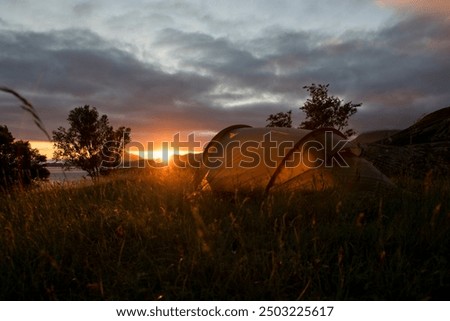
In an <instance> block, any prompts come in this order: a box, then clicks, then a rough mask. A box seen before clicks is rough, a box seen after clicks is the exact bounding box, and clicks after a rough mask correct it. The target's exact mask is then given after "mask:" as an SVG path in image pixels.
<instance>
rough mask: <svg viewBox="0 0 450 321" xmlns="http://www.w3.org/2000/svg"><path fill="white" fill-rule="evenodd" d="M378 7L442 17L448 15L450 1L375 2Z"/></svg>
mask: <svg viewBox="0 0 450 321" xmlns="http://www.w3.org/2000/svg"><path fill="white" fill-rule="evenodd" d="M376 2H377V4H378V5H380V6H389V7H395V8H398V9H400V10H410V11H415V12H417V13H420V14H427V15H429V14H431V15H442V16H445V17H448V16H449V14H450V1H448V0H376Z"/></svg>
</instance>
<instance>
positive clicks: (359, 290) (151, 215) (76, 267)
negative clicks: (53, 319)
mask: <svg viewBox="0 0 450 321" xmlns="http://www.w3.org/2000/svg"><path fill="white" fill-rule="evenodd" d="M189 180H190V177H188V174H187V173H185V172H178V171H175V172H174V171H171V170H167V169H159V170H149V169H140V170H130V171H127V172H124V173H120V174H117V175H115V176H113V177H108V178H105V179H104V180H100V181H99V182H95V183H92V182H87V183H80V184H77V185H73V186H66V187H46V188H37V189H33V190H29V191H15V192H13V193H10V194H5V195H1V196H0V227H1V230H0V244H2V246H1V247H0V258H1V259H0V299H1V300H54V299H56V300H297V299H298V300H442V299H444V300H449V299H450V198H449V197H448V195H450V193H449V192H450V180H449V179H448V178H446V179H442V180H441V181H431V180H429V181H426V182H421V181H416V180H413V179H409V178H407V177H405V178H401V179H399V180H398V181H397V184H398V185H399V186H400V187H401V188H400V189H399V190H398V191H396V192H391V193H390V194H389V195H380V196H372V197H370V196H367V197H365V198H362V197H360V196H358V197H356V198H355V197H354V196H353V195H345V194H342V193H339V191H329V192H323V193H315V194H308V195H301V194H292V195H282V194H280V195H270V196H269V197H268V198H267V199H262V198H260V197H256V196H254V197H246V196H245V195H234V196H233V197H230V196H227V195H215V194H212V193H209V192H205V193H202V194H195V193H194V192H195V191H194V188H193V186H192V184H189V183H187V182H189Z"/></svg>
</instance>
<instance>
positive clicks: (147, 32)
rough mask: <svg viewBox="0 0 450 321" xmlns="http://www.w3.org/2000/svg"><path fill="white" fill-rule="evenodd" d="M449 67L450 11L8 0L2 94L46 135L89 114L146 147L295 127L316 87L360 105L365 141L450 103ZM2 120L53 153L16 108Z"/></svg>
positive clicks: (8, 106)
mask: <svg viewBox="0 0 450 321" xmlns="http://www.w3.org/2000/svg"><path fill="white" fill-rule="evenodd" d="M43 3H45V4H43ZM449 57H450V1H448V0H339V1H332V0H298V1H294V0H283V1H269V0H267V1H265V0H260V1H257V0H253V1H251V0H239V1H236V0H226V1H220V0H217V1H206V0H191V1H178V0H165V1H164V0H161V1H157V0H155V1H150V0H149V1H147V0H130V1H118V0H108V1H106V0H98V1H92V2H90V1H77V0H73V1H70V0H47V1H45V2H39V1H33V0H1V1H0V86H6V87H9V88H12V89H14V90H16V91H17V92H19V93H20V94H22V95H23V96H25V97H26V98H27V99H28V100H30V101H31V102H32V103H33V105H34V106H35V108H36V109H37V111H38V113H39V115H40V117H41V118H42V120H43V122H44V124H45V126H46V128H47V129H48V131H49V132H51V131H53V130H56V129H57V128H58V127H59V126H63V127H67V125H68V124H67V116H68V114H69V111H70V110H72V109H74V108H75V107H78V106H84V105H90V106H93V107H96V108H97V109H98V111H99V113H100V114H106V115H108V118H109V120H110V122H111V124H112V125H113V126H114V127H118V126H127V127H130V128H131V129H132V131H131V136H132V140H133V141H137V142H140V143H142V144H144V145H146V144H147V143H148V142H155V143H157V142H161V141H163V140H164V141H171V140H172V139H173V135H174V134H176V133H178V132H179V133H181V135H182V137H183V135H188V134H189V133H194V134H195V135H196V138H197V139H199V140H201V141H203V142H207V141H208V140H209V139H210V138H211V137H212V136H213V135H214V133H216V132H218V131H219V130H221V129H223V128H225V127H228V126H230V125H234V124H247V125H251V126H255V127H257V126H260V127H263V126H265V125H266V119H267V117H268V116H269V115H270V114H273V113H277V112H280V111H288V110H292V111H293V122H294V126H298V125H299V124H300V123H301V121H303V120H304V118H305V115H304V114H303V113H302V112H301V111H300V110H299V107H300V106H302V105H303V103H304V102H305V101H306V99H307V98H308V93H307V92H306V90H305V89H303V86H305V85H309V84H311V83H316V84H330V86H329V94H330V95H334V96H337V97H340V98H341V99H343V100H344V101H345V102H347V101H352V102H354V103H362V104H363V105H362V107H360V108H359V110H358V112H357V113H356V114H355V115H354V116H352V118H351V119H350V127H352V128H354V129H355V130H356V131H357V132H359V133H362V132H365V131H370V130H375V129H402V128H406V127H408V126H410V125H411V124H412V123H414V122H415V121H416V120H417V119H419V118H420V117H421V116H423V115H425V114H426V113H429V112H432V111H434V110H437V109H440V108H443V107H447V106H450V86H449V84H450V58H449ZM0 115H1V116H0V124H1V125H7V126H8V128H9V130H10V131H11V132H12V134H13V136H14V137H15V138H17V139H24V140H30V141H32V142H33V143H35V144H36V145H35V146H41V147H42V148H45V145H42V144H41V145H38V142H39V141H45V140H46V137H45V135H44V134H43V133H42V132H40V130H39V129H38V128H37V127H36V126H34V125H33V121H32V119H31V117H30V115H29V114H27V113H26V112H25V111H23V110H22V109H20V108H19V104H18V101H17V100H16V99H15V98H14V97H12V96H10V95H7V94H5V93H0ZM38 148H39V147H38ZM44 152H47V151H44Z"/></svg>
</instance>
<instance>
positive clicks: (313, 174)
mask: <svg viewBox="0 0 450 321" xmlns="http://www.w3.org/2000/svg"><path fill="white" fill-rule="evenodd" d="M359 153H360V150H359V148H358V147H357V144H352V143H351V142H349V141H348V140H346V138H345V136H344V135H343V134H342V133H341V132H339V131H338V130H336V129H333V128H321V129H317V130H313V131H310V130H303V129H293V128H273V127H272V128H270V127H263V128H253V127H250V126H247V125H234V126H230V127H227V128H225V129H223V130H222V131H220V132H219V133H218V134H217V135H216V136H215V137H214V138H213V139H212V140H211V141H210V142H209V143H208V144H207V146H206V147H205V149H204V152H203V155H202V162H201V166H200V169H199V170H198V172H197V175H198V177H199V178H200V179H202V182H203V186H204V187H205V186H207V187H208V188H211V189H212V190H213V191H220V192H231V193H234V192H236V191H240V192H257V191H264V192H269V191H276V190H290V191H292V190H295V191H297V190H305V191H321V190H326V189H328V188H334V187H339V188H344V189H348V190H357V191H374V190H378V189H380V188H387V187H392V186H393V185H392V183H391V182H390V181H389V179H388V178H387V177H386V176H384V175H383V174H382V173H381V172H380V171H379V170H377V169H376V168H375V167H374V166H373V165H372V164H371V163H370V162H368V161H367V160H365V159H364V158H361V157H359Z"/></svg>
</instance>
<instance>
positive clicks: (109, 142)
mask: <svg viewBox="0 0 450 321" xmlns="http://www.w3.org/2000/svg"><path fill="white" fill-rule="evenodd" d="M67 121H68V122H69V125H70V127H69V129H65V128H64V127H59V128H58V129H57V130H56V131H53V141H54V146H55V148H56V149H57V150H56V151H55V153H54V157H55V158H56V159H58V160H63V161H64V165H65V166H67V167H78V168H81V169H83V170H85V171H86V172H87V173H88V175H89V176H91V177H92V178H95V177H98V176H99V175H100V174H103V173H105V172H107V171H108V169H112V168H114V167H116V166H117V165H118V164H119V163H120V155H121V153H122V151H123V148H124V147H125V145H126V144H128V143H129V142H130V140H131V138H130V131H131V129H130V128H125V127H119V128H118V129H117V130H114V128H113V127H112V126H110V125H109V120H108V116H106V115H102V116H101V117H100V116H99V114H98V112H97V109H96V108H95V107H92V108H91V107H90V106H89V105H85V106H84V107H77V108H75V109H73V110H71V111H70V113H69V117H68V118H67Z"/></svg>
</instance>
